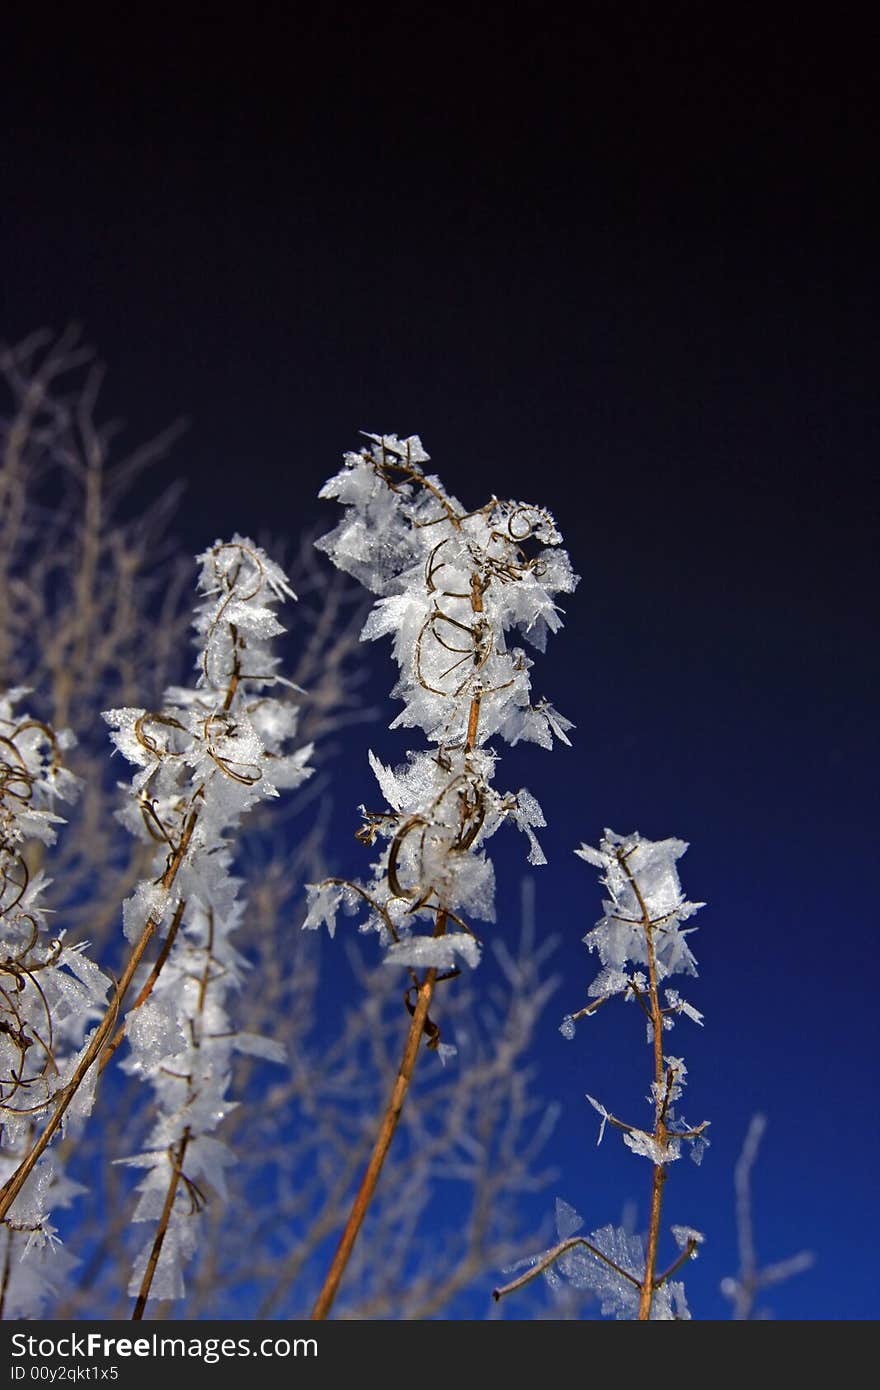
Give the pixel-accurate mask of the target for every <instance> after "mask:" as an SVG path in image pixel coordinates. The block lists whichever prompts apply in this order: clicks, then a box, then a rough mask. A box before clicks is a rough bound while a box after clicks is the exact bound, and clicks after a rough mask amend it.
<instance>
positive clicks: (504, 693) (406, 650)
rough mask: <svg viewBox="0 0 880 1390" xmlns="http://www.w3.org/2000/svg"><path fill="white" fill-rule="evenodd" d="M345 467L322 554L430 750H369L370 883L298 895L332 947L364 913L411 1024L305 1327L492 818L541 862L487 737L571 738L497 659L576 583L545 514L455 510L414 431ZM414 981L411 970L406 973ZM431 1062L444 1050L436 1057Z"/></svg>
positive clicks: (479, 902) (425, 1023) (470, 934)
mask: <svg viewBox="0 0 880 1390" xmlns="http://www.w3.org/2000/svg"><path fill="white" fill-rule="evenodd" d="M367 438H368V440H369V441H370V444H369V446H368V447H367V448H365V449H363V450H361V451H360V452H359V453H350V454H347V455H346V458H345V466H344V468H343V469H342V470H341V472H339V473H338V474H337V475H336V476H335V477H334V478H332V479H331V480H330V481H329V482H328V483H327V484H326V485H325V486H324V488H323V489H322V491H321V496H323V497H328V498H335V499H336V500H338V501H339V502H340V503H341V504H342V505H343V506H344V507H346V509H347V510H346V515H345V517H344V519H343V520H342V521H341V522H340V523H339V525H338V526H337V527H336V528H335V530H334V531H332V532H331V533H330V534H329V535H328V536H326V537H324V538H323V539H322V540H321V541H320V542H319V546H320V548H321V549H323V550H325V551H326V552H327V553H328V554H329V555H330V557H331V559H332V560H333V561H334V563H335V564H336V565H337V566H338V567H339V568H341V569H343V570H345V571H347V572H348V573H350V574H353V575H354V576H355V577H356V578H358V579H360V580H361V582H362V583H364V584H365V585H366V587H367V588H368V589H370V590H371V591H372V592H373V593H375V594H377V595H378V597H377V600H376V602H375V603H374V605H373V610H372V613H371V615H370V617H369V618H368V620H367V623H366V625H365V627H364V631H363V634H362V636H363V637H364V638H367V639H372V638H377V637H381V636H385V635H393V643H394V647H393V649H394V655H395V658H396V660H397V662H398V665H399V667H400V679H399V680H398V683H397V685H396V686H395V688H394V690H393V692H392V694H393V695H394V696H395V697H397V698H399V699H401V700H402V701H403V709H402V711H401V713H400V714H399V715H398V717H397V719H395V720H394V723H393V724H392V728H394V727H397V726H403V727H419V728H421V729H422V730H423V731H424V733H425V735H426V737H427V739H428V742H429V744H430V745H431V747H430V748H429V749H425V750H414V751H413V752H411V753H410V754H409V758H408V762H407V764H406V765H405V766H402V767H399V768H397V769H395V770H393V771H392V770H391V769H390V768H387V767H385V766H383V764H382V763H381V762H379V760H378V759H377V758H375V757H374V756H373V754H372V753H371V754H370V762H371V766H372V768H373V771H374V773H375V775H376V779H377V781H378V783H379V786H380V789H381V791H382V794H383V797H384V799H385V802H386V805H387V808H388V809H385V810H382V811H367V810H364V812H363V814H364V825H363V828H362V830H361V831H360V832H359V838H360V839H361V840H362V841H363V842H364V843H365V844H368V845H371V846H372V845H374V844H376V843H377V842H378V843H379V845H381V846H382V849H381V852H380V854H379V857H378V859H377V861H376V863H375V864H374V865H373V876H372V878H371V879H370V880H368V881H367V882H366V883H362V882H354V881H352V882H346V881H342V880H338V879H335V880H325V881H324V882H323V883H321V884H317V885H314V886H312V887H311V889H310V902H309V913H308V916H307V918H306V922H305V925H306V926H308V927H318V926H320V925H321V924H322V923H326V925H327V926H328V928H329V930H330V932H331V935H332V933H333V931H334V930H335V925H336V916H337V913H338V911H339V909H340V907H341V908H342V909H343V910H344V911H346V912H348V913H355V912H358V911H360V910H361V909H362V908H363V906H364V905H366V908H367V912H366V919H365V921H364V923H363V926H362V930H365V931H376V932H377V933H378V934H379V937H380V940H381V942H382V944H383V945H384V946H385V948H386V960H387V962H388V963H389V964H392V965H395V964H396V965H401V966H404V967H405V968H406V969H407V970H408V972H409V977H410V980H411V988H410V991H409V993H408V996H407V1007H408V1008H409V1011H410V1013H411V1016H412V1023H411V1025H410V1029H409V1032H408V1034H407V1039H406V1043H405V1045H404V1053H403V1059H402V1062H401V1066H400V1070H399V1072H398V1076H397V1080H396V1082H395V1085H394V1088H393V1091H392V1097H391V1100H390V1102H389V1105H388V1107H387V1109H386V1112H385V1115H384V1117H383V1119H382V1122H381V1125H380V1132H379V1136H378V1138H377V1141H376V1146H375V1148H374V1150H373V1153H372V1155H371V1158H370V1161H369V1163H368V1165H367V1172H366V1174H365V1178H364V1183H363V1185H362V1188H361V1190H360V1191H359V1193H358V1196H357V1198H356V1199H355V1204H354V1207H353V1209H352V1215H351V1217H350V1220H349V1222H348V1224H347V1226H346V1228H345V1231H344V1232H343V1236H342V1239H341V1242H340V1247H339V1250H338V1252H337V1256H336V1257H335V1259H334V1261H333V1264H332V1266H331V1270H330V1273H329V1274H328V1278H327V1281H326V1284H325V1287H324V1289H323V1290H322V1293H321V1295H320V1296H319V1299H318V1302H317V1304H316V1305H315V1310H314V1313H313V1316H315V1317H324V1316H326V1313H327V1312H328V1310H329V1307H330V1305H331V1303H332V1300H333V1297H334V1296H335V1291H336V1288H337V1287H338V1283H339V1280H340V1279H341V1277H342V1272H343V1270H344V1268H345V1265H346V1263H347V1260H348V1258H349V1256H350V1254H351V1250H352V1248H353V1245H354V1240H355V1238H356V1236H357V1232H358V1230H359V1228H360V1224H361V1222H362V1220H363V1217H364V1214H365V1212H366V1208H367V1205H368V1203H369V1201H370V1198H371V1195H372V1192H373V1190H374V1189H375V1185H376V1182H377V1181H378V1176H379V1172H380V1171H381V1167H382V1164H383V1162H384V1157H385V1154H386V1153H387V1150H388V1146H389V1144H390V1142H391V1138H392V1136H393V1134H394V1130H395V1128H396V1125H397V1122H398V1119H399V1115H400V1111H401V1107H402V1105H403V1101H404V1097H405V1095H406V1092H407V1089H408V1087H409V1082H410V1079H411V1076H412V1070H413V1067H414V1065H415V1060H416V1056H417V1053H418V1049H419V1045H420V1042H421V1037H422V1034H425V1036H426V1037H427V1039H428V1045H429V1046H430V1047H434V1048H437V1049H439V1048H441V1047H443V1046H444V1045H443V1044H442V1043H441V1042H440V1033H439V1030H438V1028H437V1026H436V1024H434V1023H433V1021H432V1020H431V1019H430V1017H429V1013H428V1010H429V1008H430V1005H431V1000H432V998H433V994H434V989H435V987H436V985H437V983H438V982H439V981H440V980H442V979H445V978H446V979H448V978H451V977H452V976H453V975H455V974H458V972H459V970H460V969H461V966H462V965H463V964H464V965H470V966H474V965H476V964H477V962H478V961H479V956H480V944H479V941H478V940H477V938H476V936H475V934H474V931H473V928H472V927H471V925H470V922H469V920H468V919H469V918H480V919H482V920H484V921H491V920H492V919H493V915H494V873H493V868H492V864H491V861H490V860H489V859H488V857H487V855H486V852H485V849H484V845H485V843H486V841H487V840H488V839H489V838H490V836H491V835H493V834H494V833H495V831H496V830H497V829H498V828H499V827H500V826H501V825H502V824H503V823H504V822H505V821H511V822H512V823H513V824H515V825H517V826H518V827H519V828H520V829H521V830H522V831H524V833H525V834H526V835H527V837H528V840H529V845H530V850H529V860H530V862H531V863H533V864H541V863H544V862H545V861H544V856H543V852H542V851H541V848H540V846H539V844H538V841H537V838H536V836H535V833H534V831H535V827H540V826H542V825H543V824H544V818H543V815H542V813H541V809H540V807H539V806H538V803H537V802H536V801H535V799H534V797H532V796H531V794H530V793H529V792H527V791H525V790H520V791H519V792H517V793H504V794H502V793H499V792H498V791H496V790H495V788H494V787H493V786H492V776H493V773H494V768H495V762H496V758H497V754H496V753H495V752H494V750H492V749H490V748H489V747H488V741H489V739H491V738H492V737H493V736H500V737H502V738H505V739H507V740H508V741H509V742H510V743H516V742H518V741H519V740H521V739H530V740H533V741H535V742H538V743H540V744H542V745H543V746H545V747H549V746H551V744H552V741H553V735H554V734H555V735H556V736H557V737H559V738H561V739H562V740H563V741H564V742H568V739H567V737H566V731H567V730H568V729H569V728H570V727H571V725H570V724H569V722H568V721H567V720H565V719H564V718H563V717H562V716H560V715H558V714H557V713H556V711H555V710H554V709H553V707H552V706H551V705H550V704H549V703H548V702H547V701H545V700H540V701H538V702H537V703H535V704H532V701H531V681H530V676H529V670H530V667H531V665H532V662H531V660H530V658H529V657H528V656H527V655H526V653H525V651H524V650H523V649H522V648H520V647H509V646H508V642H507V634H508V632H510V631H511V630H514V629H519V630H520V631H521V632H522V633H523V635H524V636H525V637H526V638H527V639H528V640H530V641H531V642H532V644H533V645H534V646H536V647H537V648H538V649H539V650H543V648H544V645H545V642H546V635H547V633H548V631H556V630H557V629H558V628H559V626H560V625H561V619H560V615H559V609H558V607H557V604H556V602H555V596H556V595H557V594H559V593H568V592H571V591H572V590H573V589H574V587H575V584H576V582H577V580H576V576H575V575H574V574H573V573H572V570H571V566H570V564H569V561H568V556H567V555H566V553H565V551H563V550H562V549H561V548H560V543H561V540H562V537H561V536H560V534H559V532H558V531H557V529H556V526H555V523H554V521H553V518H552V516H551V515H550V513H549V512H547V511H546V510H544V509H543V508H540V507H536V506H532V505H529V504H526V503H521V502H499V500H498V499H497V498H495V497H493V498H492V499H491V500H490V501H489V502H487V503H486V504H485V505H484V506H483V507H480V508H479V509H478V510H476V511H466V510H465V509H464V508H463V507H462V505H461V503H459V502H458V501H457V499H456V498H454V497H453V496H451V495H450V494H448V493H447V492H446V490H445V488H444V487H443V484H442V483H441V482H440V479H439V478H438V477H436V475H433V474H426V473H425V472H424V470H423V467H422V465H423V464H424V463H426V462H427V460H428V455H427V454H426V453H425V451H424V449H423V448H422V445H421V441H420V440H419V439H418V438H417V437H415V436H413V437H412V438H410V439H406V440H403V441H401V440H399V439H398V438H397V437H396V436H395V435H381V436H380V435H368V436H367ZM419 972H424V973H423V974H420V973H419ZM441 1055H443V1054H441Z"/></svg>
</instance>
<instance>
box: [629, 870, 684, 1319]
mask: <svg viewBox="0 0 880 1390" xmlns="http://www.w3.org/2000/svg"><path fill="white" fill-rule="evenodd" d="M620 863H621V865H622V867H623V870H624V873H625V874H626V876H627V878H628V879H629V881H630V885H631V887H632V890H633V892H634V893H635V895H636V900H637V902H638V904H639V907H640V909H641V913H642V923H643V925H644V928H645V943H646V948H647V955H648V1004H649V1010H650V1017H651V1032H652V1035H653V1039H652V1040H653V1050H654V1086H655V1091H654V1094H655V1097H656V1099H655V1103H654V1136H653V1137H654V1142H655V1143H656V1144H659V1146H660V1148H661V1149H665V1148H666V1145H667V1142H668V1138H669V1131H668V1129H667V1126H666V1110H667V1107H668V1104H669V1093H670V1090H671V1084H667V1087H666V1092H665V1096H664V1091H663V1083H664V1079H665V1068H664V1065H663V1012H662V1009H661V1008H660V996H659V993H658V988H657V957H656V954H655V951H654V923H653V921H652V919H651V914H650V912H649V911H648V905H647V903H646V902H645V899H644V897H643V896H642V890H641V889H640V888H639V885H638V883H637V882H636V879H635V876H634V875H633V872H632V870H631V869H630V867H629V865H628V864H627V862H626V855H624V854H621V855H620ZM665 1181H666V1168H665V1166H664V1165H663V1164H662V1163H655V1164H654V1174H653V1179H652V1183H651V1216H650V1220H649V1223H648V1246H647V1250H646V1252H645V1277H644V1279H643V1280H642V1284H641V1293H640V1295H639V1313H638V1321H639V1322H646V1321H647V1320H648V1319H649V1318H650V1316H651V1301H652V1299H653V1296H654V1290H655V1288H656V1287H657V1281H656V1277H655V1275H656V1269H657V1246H658V1243H659V1240H660V1213H661V1210H662V1206H663V1184H664V1183H665Z"/></svg>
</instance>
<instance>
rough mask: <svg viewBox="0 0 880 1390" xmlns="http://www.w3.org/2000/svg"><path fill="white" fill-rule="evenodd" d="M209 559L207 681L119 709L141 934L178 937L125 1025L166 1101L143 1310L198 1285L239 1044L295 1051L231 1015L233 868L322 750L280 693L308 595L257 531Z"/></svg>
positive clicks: (137, 1067) (134, 910)
mask: <svg viewBox="0 0 880 1390" xmlns="http://www.w3.org/2000/svg"><path fill="white" fill-rule="evenodd" d="M200 566H201V570H200V579H199V588H200V590H201V592H202V594H203V596H204V597H203V600H202V602H201V604H200V605H199V607H198V609H197V611H196V616H195V629H196V644H197V647H198V658H197V670H198V681H197V684H196V686H195V688H194V689H184V688H181V687H174V688H172V689H170V690H169V691H168V692H167V694H166V699H165V703H164V704H163V707H162V709H161V710H159V711H153V712H151V711H147V710H142V709H121V710H111V711H109V712H108V713H107V715H106V716H105V717H106V718H107V720H108V722H109V723H110V725H111V727H112V728H113V730H114V733H113V739H114V742H115V744H116V746H117V748H119V750H120V751H121V752H122V753H123V754H124V755H125V756H126V757H127V758H128V760H129V761H130V762H132V763H133V764H134V765H135V767H136V768H137V769H138V771H137V772H136V774H135V776H134V778H133V782H132V791H133V799H132V803H131V805H130V806H129V807H127V808H126V809H125V810H124V811H123V812H122V816H123V819H124V820H125V822H126V823H127V824H128V825H129V828H130V829H132V830H133V831H134V832H136V833H139V834H141V835H142V836H148V837H149V838H151V839H152V840H153V841H155V842H156V844H157V848H156V850H155V862H154V866H153V868H154V873H155V877H153V878H151V879H148V880H145V881H144V882H143V883H142V884H140V885H139V886H138V888H137V889H136V890H135V892H134V893H133V894H132V896H131V897H130V898H129V899H128V901H127V902H126V903H125V905H124V908H123V920H124V923H125V929H126V934H127V935H128V936H129V937H134V936H136V935H137V933H138V931H139V923H140V922H141V921H142V920H143V917H144V916H145V915H147V916H148V918H149V920H151V921H153V922H154V923H155V930H156V932H157V933H159V934H160V935H161V934H162V932H163V931H165V932H166V933H167V940H166V944H168V940H170V945H168V949H167V951H166V950H164V949H163V951H162V953H160V957H159V960H158V961H157V962H156V964H155V965H154V967H153V969H152V970H151V971H150V973H149V975H148V977H147V979H146V980H145V981H144V983H143V986H142V988H141V991H140V993H139V995H138V997H137V999H136V1000H135V1003H134V1006H133V1008H132V1009H131V1010H130V1012H129V1014H128V1016H127V1019H126V1023H125V1031H126V1036H127V1038H128V1041H129V1043H130V1047H131V1052H130V1057H129V1059H128V1060H127V1062H126V1066H127V1068H128V1069H129V1070H131V1071H133V1072H134V1073H135V1074H137V1075H139V1076H141V1077H143V1078H145V1079H147V1080H149V1082H150V1083H151V1085H152V1088H153V1090H154V1093H155V1097H156V1102H157V1108H158V1118H157V1120H156V1122H155V1124H154V1126H153V1130H152V1132H151V1135H150V1137H149V1140H148V1147H147V1151H146V1152H144V1153H141V1154H139V1155H137V1156H136V1157H134V1158H132V1159H129V1160H127V1161H128V1162H129V1163H132V1164H134V1165H135V1166H137V1167H141V1168H145V1169H146V1170H147V1171H146V1175H145V1177H144V1178H143V1179H142V1180H141V1183H140V1185H139V1191H140V1199H139V1201H138V1205H137V1208H136V1210H135V1215H134V1220H135V1221H153V1220H156V1219H158V1227H157V1230H156V1232H155V1235H154V1236H153V1237H152V1238H151V1240H150V1241H148V1242H147V1245H146V1246H145V1247H144V1249H143V1250H142V1252H141V1255H140V1257H139V1259H138V1260H137V1261H136V1264H135V1272H134V1275H133V1276H132V1285H131V1292H132V1293H133V1294H134V1295H136V1297H137V1302H136V1305H135V1312H134V1316H135V1317H136V1318H140V1317H141V1316H142V1315H143V1312H144V1309H145V1307H146V1303H147V1299H148V1297H149V1296H150V1294H151V1292H152V1294H153V1296H155V1297H159V1298H179V1297H181V1296H182V1294H183V1280H182V1266H183V1265H184V1264H185V1262H186V1261H187V1260H188V1258H189V1257H190V1255H191V1253H192V1250H193V1245H194V1227H193V1223H192V1220H191V1218H192V1217H193V1216H194V1215H196V1214H197V1213H198V1212H199V1211H200V1210H201V1209H202V1207H203V1206H204V1200H205V1199H204V1194H203V1192H202V1189H201V1187H200V1186H199V1180H203V1181H206V1182H207V1183H208V1184H209V1185H210V1186H211V1187H212V1188H213V1189H214V1191H215V1192H217V1193H218V1195H219V1196H220V1197H221V1198H223V1197H224V1196H225V1191H226V1189H225V1179H224V1168H225V1167H226V1166H227V1165H228V1164H229V1163H230V1162H232V1155H231V1153H230V1151H229V1150H228V1149H227V1147H226V1145H225V1144H224V1143H223V1142H222V1141H220V1140H218V1139H216V1138H214V1137H213V1131H214V1130H215V1129H216V1128H217V1126H218V1125H219V1124H220V1122H221V1120H222V1119H223V1117H224V1115H225V1113H226V1112H227V1111H228V1110H229V1108H230V1106H231V1104H232V1102H231V1101H230V1099H229V1098H228V1096H227V1094H226V1092H227V1086H228V1082H229V1075H230V1069H231V1058H232V1053H233V1051H234V1050H235V1049H240V1050H242V1051H245V1052H248V1051H250V1052H256V1053H257V1054H258V1055H261V1056H265V1057H269V1058H272V1059H274V1060H276V1061H278V1060H281V1059H282V1058H283V1049H281V1050H280V1051H279V1048H278V1045H277V1043H273V1042H272V1041H271V1040H269V1039H263V1038H259V1037H256V1036H253V1035H250V1034H247V1033H242V1032H239V1031H238V1030H237V1029H236V1028H235V1027H234V1026H233V1022H232V1019H231V1017H230V1014H229V1008H228V1006H229V1002H230V996H231V993H232V992H233V991H234V990H237V989H240V988H241V986H242V984H243V982H244V976H245V969H246V962H245V961H244V959H243V958H242V957H241V956H240V955H239V953H238V952H237V951H236V949H235V947H234V946H233V944H232V941H231V936H232V933H233V932H234V930H235V928H236V926H237V925H238V923H239V921H240V919H241V916H242V914H243V912H244V911H245V907H244V903H243V901H242V900H240V899H239V897H238V889H239V886H240V880H238V879H237V878H235V877H234V876H233V875H232V872H231V870H232V854H233V849H232V839H231V836H232V832H233V831H234V830H235V829H236V828H237V826H238V824H239V822H240V820H241V818H242V816H243V815H244V813H245V812H247V811H248V810H250V809H251V807H252V806H253V805H254V804H255V803H256V802H258V801H259V800H263V799H266V798H274V797H277V795H278V789H279V788H282V787H284V788H294V787H296V786H298V785H300V784H301V783H302V782H303V781H304V780H305V779H306V777H308V776H309V773H310V769H309V768H308V767H307V766H306V763H307V759H308V757H309V754H310V752H311V749H310V747H308V746H307V747H305V748H300V749H298V750H297V751H296V752H290V751H289V750H288V744H289V743H290V741H291V739H292V738H293V737H294V735H295V732H296V724H297V709H296V706H295V705H293V704H292V703H289V702H285V701H283V700H281V699H278V698H276V697H275V696H272V695H269V694H267V693H266V692H267V691H268V690H269V689H271V687H273V686H275V685H277V684H279V683H280V684H282V685H284V684H289V682H285V681H284V680H283V678H282V677H281V676H280V675H279V674H278V672H277V667H278V664H279V660H278V658H277V657H276V656H275V655H274V653H273V651H272V640H273V639H274V638H276V637H277V636H278V635H279V634H280V633H281V632H282V631H283V628H282V627H281V625H280V623H279V622H278V620H277V618H276V616H275V613H274V608H275V606H276V604H277V603H278V602H279V601H280V600H281V599H282V598H284V597H293V592H292V590H291V589H290V586H289V585H288V583H287V580H286V578H285V576H284V574H283V572H282V571H281V570H280V569H279V568H278V566H277V565H275V564H273V562H272V561H271V560H270V559H269V558H268V556H267V555H266V554H265V553H264V552H263V551H262V550H260V548H259V547H257V546H256V545H254V543H253V542H252V541H250V540H248V539H246V538H243V537H241V536H235V537H233V539H232V541H230V542H225V543H224V542H220V541H218V542H217V543H216V544H215V545H214V546H213V547H212V548H211V549H210V550H208V551H206V552H205V554H204V555H202V556H201V557H200ZM190 825H191V826H192V829H191V831H190V835H189V841H188V846H187V853H186V855H185V857H184V858H183V859H182V860H181V863H180V865H179V867H178V870H177V872H176V874H175V877H174V880H173V881H172V882H170V883H168V882H166V881H165V879H166V873H165V866H166V865H167V858H168V853H169V850H170V851H171V852H172V854H173V852H174V849H175V847H176V846H177V844H178V843H179V842H180V839H181V837H182V836H183V835H184V834H185V833H186V828H187V827H189V826H190ZM172 931H173V938H172ZM113 1043H115V1039H114V1040H113ZM113 1043H111V1046H112V1045H113Z"/></svg>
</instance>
